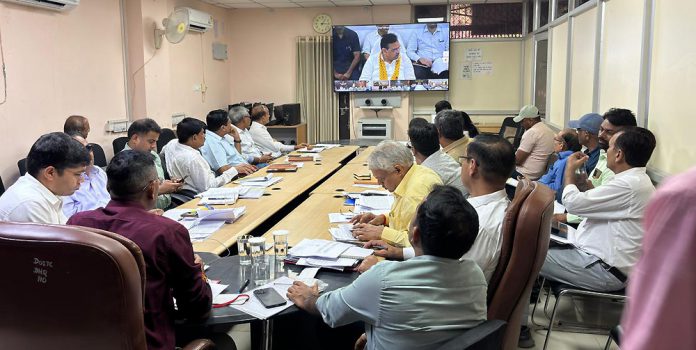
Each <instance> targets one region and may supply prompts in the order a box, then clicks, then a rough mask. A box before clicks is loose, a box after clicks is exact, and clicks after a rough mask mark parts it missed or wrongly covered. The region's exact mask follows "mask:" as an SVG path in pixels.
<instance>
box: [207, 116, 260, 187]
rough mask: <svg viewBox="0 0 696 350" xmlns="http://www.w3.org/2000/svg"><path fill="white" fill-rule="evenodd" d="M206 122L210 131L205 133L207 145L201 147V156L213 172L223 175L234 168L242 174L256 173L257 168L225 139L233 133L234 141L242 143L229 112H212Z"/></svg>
mask: <svg viewBox="0 0 696 350" xmlns="http://www.w3.org/2000/svg"><path fill="white" fill-rule="evenodd" d="M206 122H207V124H208V130H206V131H205V134H206V138H205V144H203V147H201V154H202V155H203V158H205V160H206V161H207V162H208V164H210V168H211V169H212V170H213V171H215V172H217V173H218V174H221V173H223V172H225V171H226V170H227V169H230V168H232V167H234V168H235V169H237V171H238V172H239V173H240V174H251V173H253V172H254V171H256V167H255V166H253V165H251V164H249V163H247V162H246V160H245V159H244V157H242V155H241V154H240V153H239V151H238V150H237V148H236V147H233V146H232V145H231V144H230V143H229V142H227V141H226V140H225V139H224V137H225V135H227V134H230V133H231V134H232V138H233V139H234V141H235V142H236V141H239V142H240V143H241V140H240V138H239V133H237V130H235V129H234V128H233V127H232V124H231V123H230V119H229V118H228V117H227V112H225V111H223V110H221V109H218V110H214V111H211V112H210V113H208V116H207V117H206Z"/></svg>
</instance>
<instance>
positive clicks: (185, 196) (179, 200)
mask: <svg viewBox="0 0 696 350" xmlns="http://www.w3.org/2000/svg"><path fill="white" fill-rule="evenodd" d="M159 156H160V160H161V161H162V170H164V178H165V179H167V180H169V179H170V177H169V172H168V171H167V160H166V159H165V157H164V152H162V153H160V155H159ZM196 194H197V193H196V192H194V191H191V190H180V191H179V192H176V193H172V194H171V196H172V205H173V206H177V207H178V206H180V205H182V204H184V203H186V202H188V201H190V200H192V199H193V198H194V197H196Z"/></svg>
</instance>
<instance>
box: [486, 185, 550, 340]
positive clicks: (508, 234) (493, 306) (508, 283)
mask: <svg viewBox="0 0 696 350" xmlns="http://www.w3.org/2000/svg"><path fill="white" fill-rule="evenodd" d="M553 201H554V192H553V191H552V190H551V189H550V188H548V187H546V186H543V185H539V184H538V183H536V182H532V181H529V180H527V179H522V180H520V182H519V184H518V185H517V190H516V193H515V197H514V198H513V201H512V203H510V206H508V209H507V211H506V213H505V218H504V220H503V227H502V237H503V242H502V247H501V251H500V260H499V262H498V266H497V267H496V269H495V271H494V272H493V276H492V277H491V281H490V283H489V288H488V319H489V320H503V321H506V322H507V323H508V326H507V329H506V331H505V337H504V341H503V344H504V345H503V349H517V341H518V339H519V335H520V323H521V318H522V313H523V312H524V309H525V308H528V307H529V297H530V294H531V290H532V285H533V284H534V281H535V280H536V278H537V276H538V274H539V270H541V266H542V265H543V264H544V259H546V252H547V251H548V248H549V239H550V233H551V217H552V215H553Z"/></svg>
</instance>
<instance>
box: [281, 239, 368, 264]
mask: <svg viewBox="0 0 696 350" xmlns="http://www.w3.org/2000/svg"><path fill="white" fill-rule="evenodd" d="M351 237H352V236H351ZM371 254H372V250H371V249H365V248H361V247H356V246H354V245H352V244H347V243H342V242H336V241H327V240H323V239H303V240H302V241H301V242H300V243H299V244H297V245H296V246H294V247H293V248H291V249H290V250H289V251H288V256H289V258H290V259H292V260H295V261H296V262H295V264H296V265H300V266H310V267H324V268H329V269H336V270H343V269H344V268H346V267H352V266H355V265H356V264H357V263H358V261H359V260H361V259H364V258H366V257H368V256H369V255H371Z"/></svg>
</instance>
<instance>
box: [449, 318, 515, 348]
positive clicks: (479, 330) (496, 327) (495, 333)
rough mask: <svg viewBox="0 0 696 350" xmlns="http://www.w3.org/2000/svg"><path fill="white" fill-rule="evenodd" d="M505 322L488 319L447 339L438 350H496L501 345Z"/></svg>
mask: <svg viewBox="0 0 696 350" xmlns="http://www.w3.org/2000/svg"><path fill="white" fill-rule="evenodd" d="M506 325H507V324H506V323H505V322H504V321H500V320H488V321H486V322H483V323H481V324H480V325H478V326H476V327H474V328H471V329H467V330H466V331H464V333H462V334H461V335H459V336H457V337H456V338H454V339H452V340H450V341H448V342H447V343H445V344H444V345H442V346H441V347H439V348H438V350H498V349H502V346H503V335H504V334H505V327H506Z"/></svg>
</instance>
